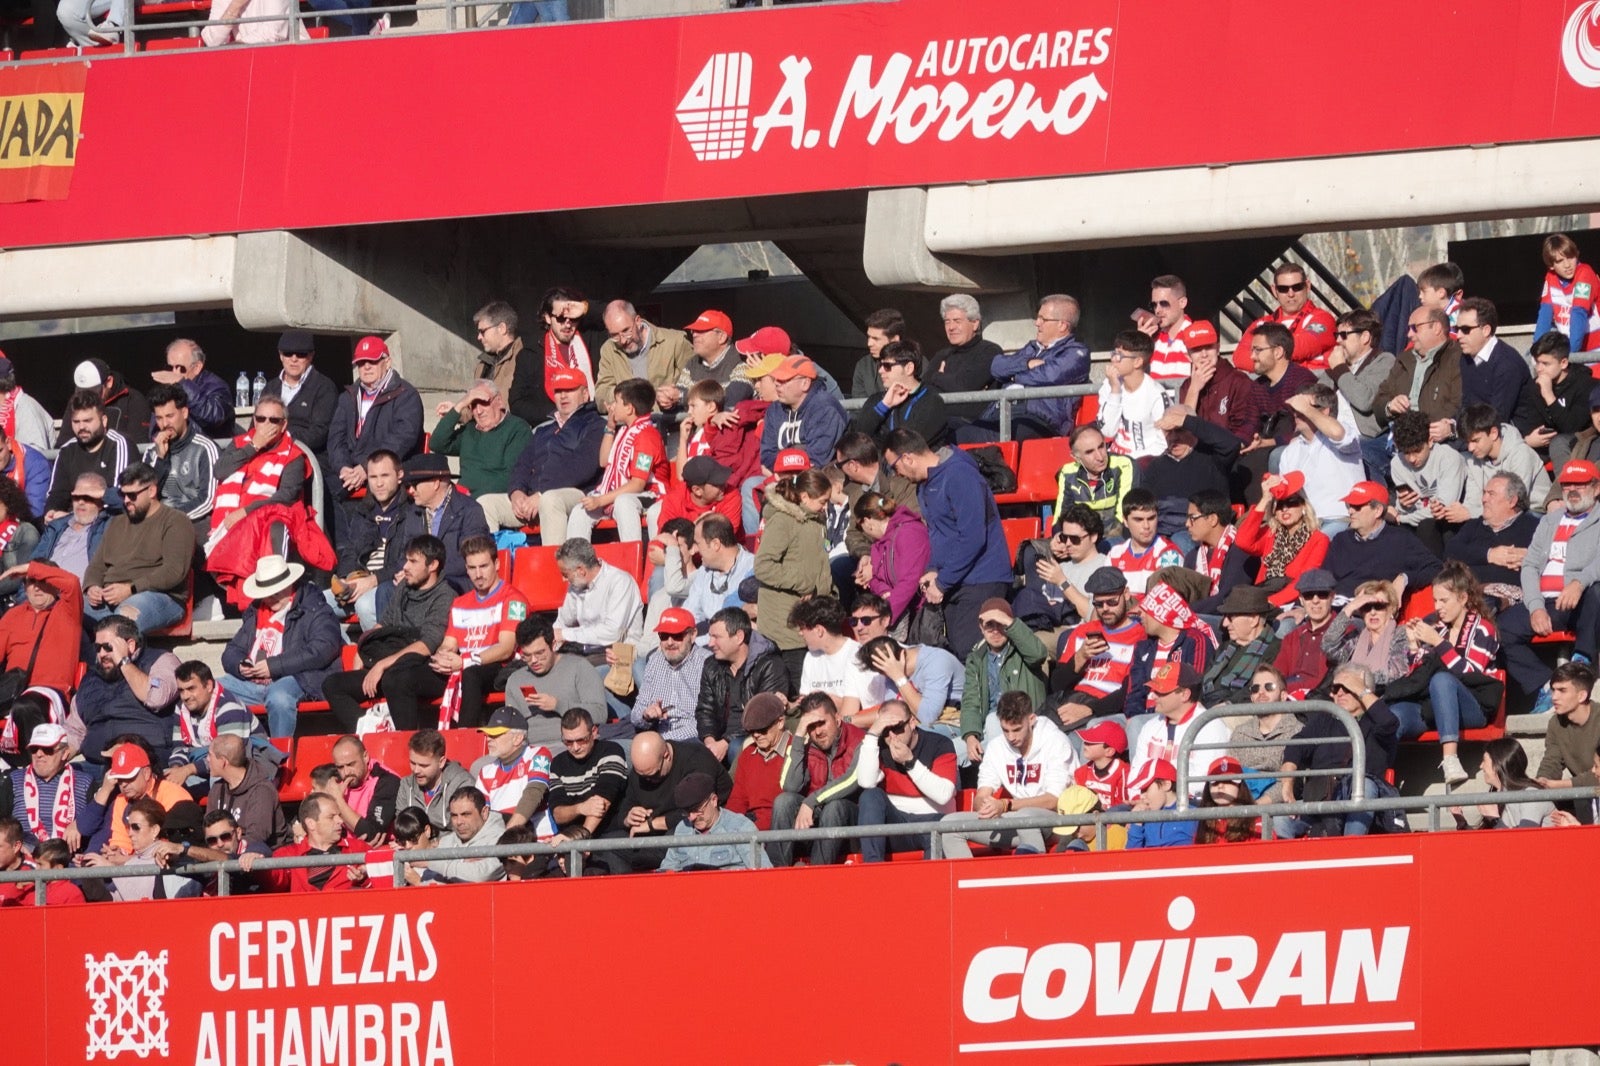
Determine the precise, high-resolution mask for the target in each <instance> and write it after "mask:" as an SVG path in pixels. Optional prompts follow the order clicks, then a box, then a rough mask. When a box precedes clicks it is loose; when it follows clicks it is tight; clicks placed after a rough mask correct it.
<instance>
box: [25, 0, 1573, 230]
mask: <svg viewBox="0 0 1600 1066" xmlns="http://www.w3.org/2000/svg"><path fill="white" fill-rule="evenodd" d="M1597 11H1600V7H1597V5H1596V0H1411V2H1408V3H1404V4H1395V3H1392V2H1389V0H1309V2H1305V3H1294V4H1284V3H1281V2H1276V0H1168V2H1165V3H1159V4H1157V3H1144V4H1128V3H1119V2H1117V0H1081V2H1077V3H1073V4H1063V3H1060V2H1059V0H1007V2H1006V3H1002V4H975V3H971V2H970V0H894V2H879V3H861V4H854V5H838V4H828V5H818V6H806V5H799V6H795V7H788V8H778V9H772V10H763V11H733V12H725V13H720V14H710V15H697V16H690V17H678V18H669V19H650V20H638V21H625V22H612V23H595V24H572V25H563V26H556V27H530V28H526V29H508V30H497V31H495V32H484V33H460V34H440V35H430V36H407V37H383V38H372V39H364V40H345V41H336V42H318V43H311V44H302V45H294V46H289V45H285V46H274V47H260V48H227V49H217V50H197V51H188V52H181V53H179V52H174V53H170V54H161V55H154V56H148V57H137V58H132V59H128V58H112V59H107V60H103V61H96V62H95V63H94V64H93V65H92V69H91V70H90V72H89V78H88V87H87V95H88V98H89V99H90V100H91V101H92V103H93V107H92V108H91V111H90V116H89V124H88V125H86V126H84V127H83V129H82V131H81V132H82V143H81V149H80V156H81V158H80V159H79V161H78V165H77V168H76V169H77V176H76V177H75V179H74V185H73V189H72V195H71V197H70V198H69V199H68V200H67V201H65V202H57V203H30V204H25V205H0V242H3V244H4V245H5V246H7V247H22V246H28V245H43V244H62V243H81V242H87V241H100V240H112V239H126V238H137V237H155V236H166V235H183V234H203V233H231V232H237V231H243V230H257V229H274V228H298V227H314V226H328V225H338V224H350V223H367V222H382V221H396V220H408V219H422V218H438V217H462V216H469V215H493V214H505V213H516V212H538V211H560V210H571V209H577V208H585V207H601V206H608V205H620V204H649V203H668V202H678V201H690V200H709V199H723V198H732V197H751V196H768V195H776V194H783V193H803V192H809V191H818V190H831V189H839V188H860V187H881V186H897V185H925V184H941V183H955V182H969V181H992V180H1000V179H1009V178H1023V177H1037V176H1053V175H1070V174H1087V173H1100V172H1114V171H1129V170H1142V169H1150V168H1164V167H1177V166H1195V165H1221V164H1228V163H1237V162H1246V161H1254V160H1263V159H1284V158H1306V157H1318V156H1336V155H1350V154H1361V153H1375V152H1393V151H1405V150H1411V149H1420V148H1435V147H1445V146H1458V145H1468V144H1472V145H1478V144H1487V143H1506V142H1527V141H1537V140H1546V139H1562V138H1577V137H1593V136H1596V135H1600V46H1597V44H1596V42H1597V41H1600V27H1597V26H1596V25H1595V16H1596V12H1597ZM1462 42H1492V46H1491V47H1492V63H1493V67H1494V69H1496V70H1501V71H1514V72H1515V76H1514V77H1492V76H1485V73H1484V71H1485V67H1484V64H1483V63H1482V62H1464V61H1461V60H1460V59H1459V52H1460V48H1461V47H1462ZM489 131H492V135H489ZM131 198H137V202H138V203H139V210H137V211H126V210H114V209H113V210H108V209H107V208H108V206H110V207H112V208H114V207H115V206H116V205H119V204H127V203H130V202H133V200H132V199H131Z"/></svg>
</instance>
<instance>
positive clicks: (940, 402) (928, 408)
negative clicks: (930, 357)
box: [850, 384, 950, 448]
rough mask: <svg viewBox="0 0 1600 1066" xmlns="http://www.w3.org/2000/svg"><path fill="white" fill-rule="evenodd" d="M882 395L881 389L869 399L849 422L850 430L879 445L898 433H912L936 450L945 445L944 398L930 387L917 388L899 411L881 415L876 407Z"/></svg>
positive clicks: (889, 409) (884, 412)
mask: <svg viewBox="0 0 1600 1066" xmlns="http://www.w3.org/2000/svg"><path fill="white" fill-rule="evenodd" d="M883 396H884V393H883V390H882V389H880V390H878V391H877V392H875V393H873V394H872V395H871V396H870V397H868V399H867V402H866V403H865V404H864V405H862V407H861V409H860V410H859V411H857V412H856V413H855V414H854V415H852V416H851V418H850V424H851V428H853V429H859V430H860V431H861V432H863V433H866V434H868V435H870V436H871V437H873V438H874V439H875V440H877V441H878V442H879V443H880V444H881V443H883V441H884V440H885V439H886V438H887V437H888V436H889V434H891V433H893V432H894V431H895V430H897V429H913V430H916V431H917V432H918V433H920V434H922V437H923V439H924V440H926V441H927V442H928V443H929V444H931V445H933V446H934V447H935V448H937V447H939V446H940V445H941V444H943V443H944V434H945V428H946V426H947V425H948V424H949V422H950V416H949V415H947V414H945V410H944V398H943V397H942V396H940V395H939V390H938V389H935V388H934V387H933V386H931V385H922V384H919V385H918V386H917V391H916V392H914V393H912V394H911V396H910V397H909V398H908V399H907V400H906V401H905V402H904V403H902V404H900V405H899V406H898V407H890V408H888V409H886V410H883V411H880V410H879V409H878V403H879V401H881V400H882V399H883Z"/></svg>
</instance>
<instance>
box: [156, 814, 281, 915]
mask: <svg viewBox="0 0 1600 1066" xmlns="http://www.w3.org/2000/svg"><path fill="white" fill-rule="evenodd" d="M280 817H281V816H280ZM201 824H202V827H203V828H202V829H201V832H202V833H203V834H204V835H203V836H202V837H201V839H202V840H203V841H204V843H203V844H195V845H192V846H191V847H189V848H187V849H185V848H183V847H182V846H181V845H177V844H173V843H172V842H170V841H168V842H164V843H163V844H158V845H157V846H156V847H157V854H158V855H160V856H162V857H163V858H165V860H166V862H167V865H168V866H169V868H171V869H172V870H173V871H174V872H182V868H183V867H185V866H189V865H193V864H195V863H202V862H226V861H228V860H229V859H240V860H243V861H245V862H247V863H249V862H253V861H254V860H255V859H257V858H268V857H270V856H271V855H272V849H271V848H270V847H268V846H267V845H266V844H264V843H262V842H261V841H259V840H252V839H250V836H249V834H247V833H246V832H245V831H244V830H243V829H241V828H240V826H239V822H238V819H236V818H235V817H234V815H233V812H232V811H229V810H226V809H218V808H215V807H214V808H212V809H211V810H208V811H207V812H206V816H205V819H204V821H203V822H202V823H201ZM245 856H250V858H249V859H245ZM260 891H262V886H261V882H260V881H259V880H258V879H257V878H256V876H255V875H253V874H248V873H246V874H243V875H241V874H233V875H232V876H231V877H230V878H229V879H228V894H229V895H232V896H238V895H246V896H248V895H254V894H256V893H258V892H260ZM201 893H202V894H203V895H207V896H214V895H216V894H217V875H216V874H207V875H206V878H205V881H204V883H203V886H202V888H201Z"/></svg>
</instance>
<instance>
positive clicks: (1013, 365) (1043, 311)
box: [956, 293, 1089, 444]
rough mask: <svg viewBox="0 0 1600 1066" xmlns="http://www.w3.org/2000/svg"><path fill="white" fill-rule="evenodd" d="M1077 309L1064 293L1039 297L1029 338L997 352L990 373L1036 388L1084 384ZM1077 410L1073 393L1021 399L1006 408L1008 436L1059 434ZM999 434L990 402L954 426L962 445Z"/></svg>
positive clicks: (1085, 359)
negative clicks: (975, 415)
mask: <svg viewBox="0 0 1600 1066" xmlns="http://www.w3.org/2000/svg"><path fill="white" fill-rule="evenodd" d="M1080 313H1081V309H1080V308H1079V306H1078V301H1077V300H1076V299H1075V298H1073V297H1071V296H1067V295H1065V294H1063V293H1057V294H1055V295H1051V296H1046V297H1045V298H1044V299H1043V300H1040V301H1039V312H1038V314H1036V315H1034V316H1033V332H1034V337H1033V340H1031V341H1029V342H1028V343H1027V344H1024V345H1023V346H1022V347H1021V348H1019V349H1017V350H1016V351H1015V352H1014V353H1012V354H1011V355H997V356H995V357H994V360H993V361H992V362H991V363H990V364H989V372H990V373H991V374H992V375H993V376H994V380H995V382H996V383H997V384H998V385H1000V386H1002V387H1005V386H1012V385H1015V386H1019V387H1022V388H1038V387H1042V386H1048V385H1083V384H1086V383H1087V382H1088V380H1089V348H1088V346H1087V345H1085V344H1084V343H1083V341H1082V340H1080V339H1079V338H1078V337H1077V336H1076V335H1075V334H1076V331H1077V329H1078V317H1079V315H1080ZM1077 412H1078V398H1077V397H1076V396H1058V397H1053V398H1051V399H1047V400H1025V401H1023V402H1022V403H1020V404H1014V405H1012V408H1011V439H1012V440H1033V439H1035V438H1039V437H1059V436H1061V435H1062V434H1064V433H1070V432H1071V431H1072V426H1073V422H1074V420H1075V418H1076V416H1077ZM999 439H1000V408H999V406H998V405H992V406H991V407H990V408H989V410H987V411H985V412H984V415H983V417H982V418H980V419H978V421H976V422H973V423H972V424H971V425H967V426H962V427H961V428H960V429H958V430H957V431H956V440H958V441H959V442H961V443H962V444H978V443H983V442H985V441H996V440H999Z"/></svg>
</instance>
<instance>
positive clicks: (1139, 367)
mask: <svg viewBox="0 0 1600 1066" xmlns="http://www.w3.org/2000/svg"><path fill="white" fill-rule="evenodd" d="M1153 345H1154V342H1153V341H1151V339H1150V338H1149V337H1148V336H1146V335H1145V334H1143V333H1141V332H1139V331H1138V330H1136V329H1125V330H1123V331H1121V332H1120V333H1118V334H1117V336H1116V340H1115V341H1114V342H1113V347H1112V349H1111V362H1110V363H1108V364H1107V365H1106V377H1105V381H1104V382H1102V383H1101V385H1100V425H1101V426H1103V427H1104V429H1105V431H1106V433H1107V434H1109V437H1110V445H1111V450H1112V452H1114V453H1115V454H1117V455H1126V456H1127V457H1128V458H1130V459H1132V460H1133V461H1134V463H1135V464H1136V465H1142V464H1143V463H1145V462H1147V461H1148V460H1150V459H1152V458H1154V457H1155V456H1157V455H1160V454H1161V453H1162V451H1164V450H1165V449H1166V447H1167V438H1166V435H1165V434H1163V433H1162V431H1161V429H1160V428H1159V427H1158V426H1157V424H1156V423H1157V421H1158V420H1159V419H1160V418H1161V415H1162V412H1164V411H1165V410H1166V409H1167V405H1168V404H1170V403H1171V402H1172V397H1171V396H1170V395H1169V394H1168V393H1167V390H1166V389H1163V388H1162V387H1161V386H1160V385H1159V384H1158V383H1157V382H1156V379H1155V378H1153V377H1151V376H1150V375H1149V374H1147V373H1146V372H1145V367H1146V366H1147V365H1148V364H1149V362H1150V356H1151V354H1152V352H1153V351H1154V347H1153Z"/></svg>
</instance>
